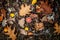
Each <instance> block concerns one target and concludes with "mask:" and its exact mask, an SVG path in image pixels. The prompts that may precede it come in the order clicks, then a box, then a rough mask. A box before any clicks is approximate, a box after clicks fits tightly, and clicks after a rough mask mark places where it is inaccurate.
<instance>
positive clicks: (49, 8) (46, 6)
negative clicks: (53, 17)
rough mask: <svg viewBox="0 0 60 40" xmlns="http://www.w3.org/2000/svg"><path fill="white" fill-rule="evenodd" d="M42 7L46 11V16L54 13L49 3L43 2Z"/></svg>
mask: <svg viewBox="0 0 60 40" xmlns="http://www.w3.org/2000/svg"><path fill="white" fill-rule="evenodd" d="M40 6H41V7H42V8H43V9H44V13H46V14H50V13H52V8H51V6H50V5H48V1H46V2H43V1H41V5H40Z"/></svg>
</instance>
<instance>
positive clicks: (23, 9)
mask: <svg viewBox="0 0 60 40" xmlns="http://www.w3.org/2000/svg"><path fill="white" fill-rule="evenodd" d="M30 11H31V10H30V5H27V4H25V6H24V4H22V5H21V9H20V10H19V15H20V16H25V15H26V14H30V13H29V12H30Z"/></svg>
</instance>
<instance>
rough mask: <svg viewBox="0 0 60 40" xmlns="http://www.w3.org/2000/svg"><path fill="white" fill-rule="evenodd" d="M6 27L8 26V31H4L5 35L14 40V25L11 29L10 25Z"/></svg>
mask: <svg viewBox="0 0 60 40" xmlns="http://www.w3.org/2000/svg"><path fill="white" fill-rule="evenodd" d="M7 28H8V32H7V33H5V34H6V35H9V36H10V38H12V40H15V39H16V35H15V34H14V31H15V27H14V29H13V30H12V29H11V26H10V27H8V26H7Z"/></svg>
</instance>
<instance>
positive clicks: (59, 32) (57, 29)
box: [54, 23, 60, 34]
mask: <svg viewBox="0 0 60 40" xmlns="http://www.w3.org/2000/svg"><path fill="white" fill-rule="evenodd" d="M54 28H55V29H56V30H55V31H54V33H58V34H60V26H59V25H58V24H57V23H55V27H54Z"/></svg>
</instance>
